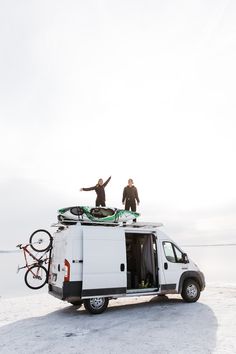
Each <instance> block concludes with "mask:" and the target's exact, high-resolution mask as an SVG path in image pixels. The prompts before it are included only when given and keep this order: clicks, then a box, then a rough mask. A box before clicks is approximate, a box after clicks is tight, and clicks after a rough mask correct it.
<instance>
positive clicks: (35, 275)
mask: <svg viewBox="0 0 236 354" xmlns="http://www.w3.org/2000/svg"><path fill="white" fill-rule="evenodd" d="M16 247H18V248H19V249H21V250H23V252H24V258H25V266H23V267H19V266H18V269H17V273H18V272H19V271H20V269H24V268H27V271H26V273H25V278H24V280H25V284H26V285H27V286H28V287H29V288H30V289H34V290H37V289H40V288H42V287H43V286H44V285H45V284H46V283H47V282H48V268H49V262H50V258H51V250H52V236H51V235H50V233H49V232H48V231H46V230H43V229H40V230H36V231H35V232H33V234H32V235H31V236H30V239H29V243H28V244H26V245H25V246H23V245H22V244H19V245H17V246H16ZM29 247H31V249H32V250H33V251H34V252H37V254H38V253H42V252H43V254H42V255H41V256H40V257H37V254H36V255H35V254H33V253H32V251H30V250H29V249H28V248H29ZM48 252H49V254H48ZM29 256H30V257H31V258H32V259H33V263H30V264H29V260H28V259H27V257H29ZM43 264H45V265H46V264H48V267H47V269H46V267H45V266H44V265H43Z"/></svg>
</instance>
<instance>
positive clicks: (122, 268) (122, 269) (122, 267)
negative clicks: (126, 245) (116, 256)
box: [120, 263, 125, 272]
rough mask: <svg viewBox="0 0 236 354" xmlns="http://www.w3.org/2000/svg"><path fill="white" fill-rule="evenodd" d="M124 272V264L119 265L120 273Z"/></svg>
mask: <svg viewBox="0 0 236 354" xmlns="http://www.w3.org/2000/svg"><path fill="white" fill-rule="evenodd" d="M124 270H125V265H124V263H121V265H120V271H121V272H124Z"/></svg>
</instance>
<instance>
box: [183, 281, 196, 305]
mask: <svg viewBox="0 0 236 354" xmlns="http://www.w3.org/2000/svg"><path fill="white" fill-rule="evenodd" d="M181 296H182V298H183V299H184V300H185V301H186V302H196V301H197V300H198V299H199V297H200V287H199V285H198V283H197V282H196V281H195V280H193V279H189V280H186V281H185V282H184V285H183V290H182V293H181Z"/></svg>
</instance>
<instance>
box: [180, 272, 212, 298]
mask: <svg viewBox="0 0 236 354" xmlns="http://www.w3.org/2000/svg"><path fill="white" fill-rule="evenodd" d="M189 279H193V280H195V281H196V282H197V283H198V285H199V287H200V291H202V290H203V289H204V288H205V279H204V275H203V273H201V272H196V271H187V272H184V273H183V274H182V275H181V277H180V280H179V287H178V293H179V294H181V292H182V290H183V285H184V282H185V281H186V280H189Z"/></svg>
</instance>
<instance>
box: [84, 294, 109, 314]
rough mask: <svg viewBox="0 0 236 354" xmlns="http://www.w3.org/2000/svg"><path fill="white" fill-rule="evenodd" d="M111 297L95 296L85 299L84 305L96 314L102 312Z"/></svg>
mask: <svg viewBox="0 0 236 354" xmlns="http://www.w3.org/2000/svg"><path fill="white" fill-rule="evenodd" d="M108 302H109V299H108V298H107V297H94V298H92V299H86V300H84V307H85V308H86V310H87V311H89V312H90V313H93V314H94V315H96V314H99V313H102V312H104V311H105V310H106V308H107V306H108Z"/></svg>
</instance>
